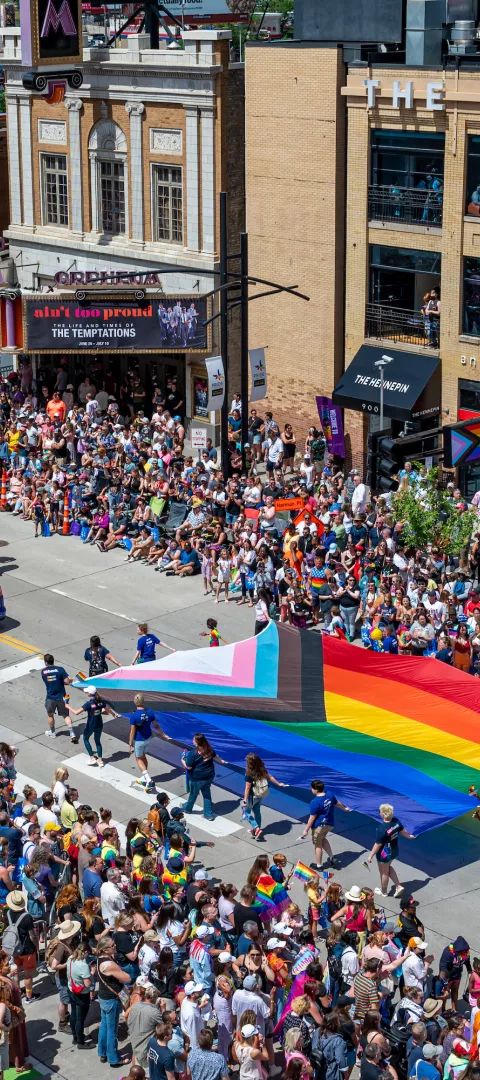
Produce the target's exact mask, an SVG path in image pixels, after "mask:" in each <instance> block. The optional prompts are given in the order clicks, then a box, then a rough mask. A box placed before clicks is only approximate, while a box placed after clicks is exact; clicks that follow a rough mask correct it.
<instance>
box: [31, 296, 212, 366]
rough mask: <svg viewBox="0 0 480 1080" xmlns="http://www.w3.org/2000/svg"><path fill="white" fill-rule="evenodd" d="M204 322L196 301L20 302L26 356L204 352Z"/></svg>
mask: <svg viewBox="0 0 480 1080" xmlns="http://www.w3.org/2000/svg"><path fill="white" fill-rule="evenodd" d="M206 318H207V301H206V300H204V299H203V298H202V297H198V296H196V297H192V296H162V297H161V298H158V297H148V296H147V297H146V298H145V299H144V300H139V301H138V300H135V298H134V295H133V294H130V295H128V296H118V295H117V296H113V297H111V298H109V299H105V298H104V297H102V298H101V299H97V298H96V296H94V297H92V295H91V293H90V294H89V295H88V299H85V300H77V299H75V297H72V296H68V297H67V296H63V297H55V298H52V297H50V296H48V294H47V295H46V296H44V295H43V296H41V297H40V296H37V297H35V298H33V299H31V298H30V297H29V298H28V299H24V301H23V321H24V351H27V352H38V353H51V352H56V351H57V350H58V351H60V352H63V353H69V352H70V353H76V352H86V353H90V352H94V353H99V352H142V353H148V352H177V351H178V352H206V351H207V349H208V334H207V327H205V326H204V325H203V323H204V322H205V320H206Z"/></svg>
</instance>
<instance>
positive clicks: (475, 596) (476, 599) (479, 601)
mask: <svg viewBox="0 0 480 1080" xmlns="http://www.w3.org/2000/svg"><path fill="white" fill-rule="evenodd" d="M464 611H465V615H473V613H474V611H480V595H479V593H478V590H477V589H473V590H472V592H471V593H470V596H469V598H468V600H467V603H466V604H465V608H464Z"/></svg>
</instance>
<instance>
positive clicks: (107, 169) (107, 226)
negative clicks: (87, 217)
mask: <svg viewBox="0 0 480 1080" xmlns="http://www.w3.org/2000/svg"><path fill="white" fill-rule="evenodd" d="M97 167H98V192H99V195H100V206H99V218H100V229H101V232H104V233H108V234H109V235H110V236H120V235H122V234H123V233H124V232H125V176H124V164H123V161H103V160H102V159H100V160H99V161H98V163H97Z"/></svg>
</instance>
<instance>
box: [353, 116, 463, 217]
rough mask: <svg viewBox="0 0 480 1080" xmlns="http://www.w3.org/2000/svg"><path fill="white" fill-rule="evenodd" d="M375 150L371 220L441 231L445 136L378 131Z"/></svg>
mask: <svg viewBox="0 0 480 1080" xmlns="http://www.w3.org/2000/svg"><path fill="white" fill-rule="evenodd" d="M371 148H372V149H371V179H370V186H369V190H368V216H369V220H370V221H395V222H399V223H400V222H403V223H404V224H413V225H433V226H437V227H440V226H441V224H442V209H443V174H444V153H445V135H444V134H442V133H437V132H429V131H384V130H381V129H374V130H373V131H372V135H371Z"/></svg>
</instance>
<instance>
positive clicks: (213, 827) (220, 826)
mask: <svg viewBox="0 0 480 1080" xmlns="http://www.w3.org/2000/svg"><path fill="white" fill-rule="evenodd" d="M88 760H89V758H88V756H87V754H76V755H74V756H73V757H69V758H65V761H63V762H62V765H65V766H66V768H67V769H68V770H69V771H70V769H76V770H77V771H78V772H81V773H83V775H84V776H85V775H87V762H88ZM152 760H153V759H152ZM156 760H157V759H156ZM88 776H89V779H91V780H100V782H102V783H107V784H110V787H113V788H115V791H119V792H120V793H121V794H122V795H129V796H130V797H131V798H132V799H138V801H139V802H142V803H145V804H146V805H147V806H151V805H152V802H153V800H154V795H152V794H151V795H148V794H147V792H146V791H142V789H141V787H140V785H139V784H135V786H134V787H132V782H131V779H130V777H129V774H128V773H125V772H123V770H122V769H117V768H115V766H114V765H108V764H107V765H105V768H104V769H97V768H94V767H92V768H88ZM157 787H158V788H159V789H160V790H161V791H166V793H167V795H168V797H169V799H170V803H171V805H172V806H181V804H182V803H183V802H184V801H185V798H186V796H185V795H183V796H182V795H175V793H174V792H173V791H169V790H168V788H166V787H164V786H163V784H162V782H161V780H160V781H158V782H157ZM185 817H186V820H187V822H188V824H189V825H190V826H194V827H195V828H197V829H201V830H202V831H203V832H206V833H208V834H209V836H212V837H213V838H217V839H220V838H221V837H224V836H231V835H232V833H236V832H239V831H240V829H242V828H243V826H242V825H240V824H238V823H237V822H236V821H229V819H228V818H225V817H216V818H215V821H206V820H205V818H204V817H202V816H201V815H199V814H185Z"/></svg>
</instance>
